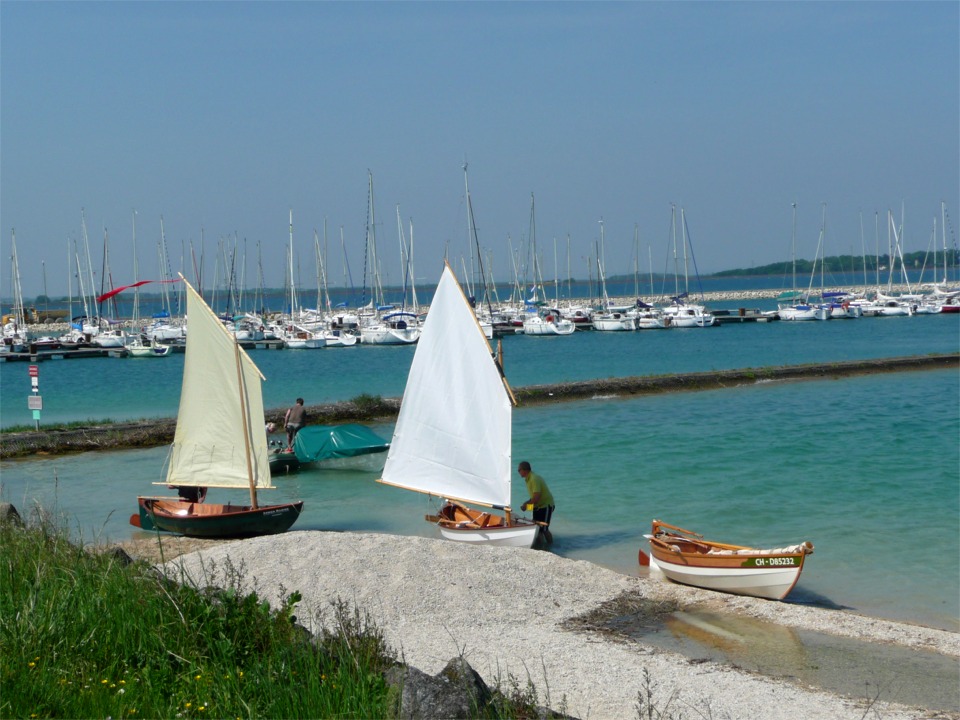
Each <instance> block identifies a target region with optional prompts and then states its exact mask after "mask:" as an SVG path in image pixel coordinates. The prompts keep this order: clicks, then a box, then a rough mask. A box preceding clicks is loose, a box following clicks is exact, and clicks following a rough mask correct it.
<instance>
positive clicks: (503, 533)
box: [438, 523, 540, 548]
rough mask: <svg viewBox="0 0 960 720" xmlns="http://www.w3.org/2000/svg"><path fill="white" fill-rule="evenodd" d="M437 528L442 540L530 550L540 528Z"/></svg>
mask: <svg viewBox="0 0 960 720" xmlns="http://www.w3.org/2000/svg"><path fill="white" fill-rule="evenodd" d="M438 527H439V528H440V537H442V538H443V539H444V540H455V541H457V542H468V543H476V544H479V545H496V546H497V547H516V548H531V547H533V544H534V543H535V542H536V540H537V535H538V534H539V533H540V526H539V525H534V524H532V523H531V524H526V523H524V524H521V525H513V526H510V527H497V528H455V527H447V526H444V525H439V526H438Z"/></svg>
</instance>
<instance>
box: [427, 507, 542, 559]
mask: <svg viewBox="0 0 960 720" xmlns="http://www.w3.org/2000/svg"><path fill="white" fill-rule="evenodd" d="M426 520H427V521H428V522H433V523H436V524H437V527H438V529H439V530H440V536H441V537H442V538H444V539H446V540H459V541H461V542H475V543H482V544H484V545H499V546H500V547H522V548H529V547H532V546H533V544H534V543H535V542H536V540H537V537H538V536H539V534H540V525H539V524H537V523H535V522H533V521H532V520H527V519H526V518H520V517H516V516H513V515H511V517H510V520H509V522H508V521H507V517H506V515H500V514H499V513H497V512H494V511H492V510H485V511H484V510H477V509H475V508H469V507H467V506H466V505H462V504H461V503H457V502H448V503H446V504H445V505H444V506H443V507H441V508H440V511H439V512H438V513H437V514H436V515H427V516H426Z"/></svg>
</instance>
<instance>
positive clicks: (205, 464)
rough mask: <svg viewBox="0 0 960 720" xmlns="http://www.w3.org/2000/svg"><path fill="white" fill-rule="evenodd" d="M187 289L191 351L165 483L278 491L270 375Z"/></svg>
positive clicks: (196, 296)
mask: <svg viewBox="0 0 960 720" xmlns="http://www.w3.org/2000/svg"><path fill="white" fill-rule="evenodd" d="M183 282H184V285H186V288H187V350H186V353H185V355H186V357H185V360H184V366H183V387H182V389H181V392H180V409H179V411H178V413H177V430H176V433H175V435H174V439H173V446H172V447H171V450H170V464H169V467H168V469H167V480H166V484H168V485H188V486H202V487H243V488H249V487H251V484H252V485H253V486H254V487H256V488H268V487H271V483H270V465H269V457H268V453H267V435H266V433H265V432H264V427H263V394H262V391H261V385H260V383H261V381H262V380H263V376H262V375H261V373H260V370H259V369H258V368H257V366H256V365H255V364H254V362H253V360H251V359H250V357H249V356H248V355H247V353H246V352H245V351H244V350H243V348H241V347H239V345H237V343H236V339H235V338H234V336H233V334H232V333H231V332H230V331H229V330H227V328H226V327H225V326H224V325H223V323H221V322H220V320H219V319H218V318H217V316H216V315H214V313H213V311H212V310H210V308H209V307H208V306H207V304H206V303H205V302H204V301H203V298H201V297H200V295H199V294H198V293H197V291H196V290H194V289H193V288H192V287H191V286H190V284H189V283H188V282H186V280H184V281H183ZM248 452H249V457H250V461H249V464H248V461H247V457H248ZM251 474H252V483H251Z"/></svg>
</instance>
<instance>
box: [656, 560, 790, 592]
mask: <svg viewBox="0 0 960 720" xmlns="http://www.w3.org/2000/svg"><path fill="white" fill-rule="evenodd" d="M802 568H803V566H802V565H799V566H795V567H770V568H750V569H744V570H737V569H731V568H703V567H692V566H688V565H677V564H674V563H669V562H666V561H664V560H663V559H656V558H654V557H653V556H651V557H650V569H651V570H659V571H660V572H661V573H663V575H664V576H666V577H667V579H669V580H672V581H673V582H676V583H680V584H681V585H692V586H694V587H700V588H706V589H707V590H717V591H719V592H725V593H732V594H735V595H749V596H751V597H759V598H766V599H768V600H781V599H783V598H784V597H786V596H787V595H788V594H789V593H790V591H791V590H792V589H793V586H794V585H796V583H797V579H798V578H799V577H800V571H801V570H802Z"/></svg>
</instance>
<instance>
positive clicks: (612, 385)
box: [0, 353, 960, 459]
mask: <svg viewBox="0 0 960 720" xmlns="http://www.w3.org/2000/svg"><path fill="white" fill-rule="evenodd" d="M949 368H954V369H956V368H960V353H954V354H946V355H924V356H911V357H899V358H881V359H877V360H851V361H846V362H835V363H816V364H808V365H785V366H779V367H761V368H745V369H739V370H717V371H713V372H698V373H682V374H677V375H653V376H648V377H626V378H604V379H601V380H583V381H578V382H569V383H558V384H553V385H528V386H525V387H521V388H514V389H513V392H514V395H515V397H516V399H517V403H518V405H519V406H520V407H521V408H522V407H523V406H524V405H539V404H544V403H551V402H562V401H569V400H582V399H585V398H591V397H597V396H632V395H651V394H656V393H665V392H682V391H688V392H689V391H696V390H718V389H723V388H730V387H736V386H738V385H749V384H753V383H756V382H761V381H766V382H769V381H773V380H777V381H790V380H818V379H824V378H831V377H834V378H835V377H848V376H851V375H867V374H871V373H881V372H903V371H916V370H942V369H949ZM399 409H400V398H370V397H366V396H363V397H360V398H356V399H354V400H348V401H344V402H339V403H332V404H327V405H314V406H311V407H309V408H308V411H309V414H310V418H311V420H312V421H313V422H314V423H316V424H321V425H334V424H337V423H347V422H378V421H384V420H387V421H389V420H391V419H393V418H395V417H396V415H397V412H398V411H399ZM282 420H283V410H282V409H274V410H268V411H267V412H266V417H265V421H267V422H275V423H278V425H279V424H280V423H282ZM175 429H176V421H175V420H173V419H170V418H164V419H158V420H143V421H140V422H133V423H117V424H111V425H99V426H90V427H83V428H70V429H55V428H53V429H43V428H41V430H40V431H39V432H37V431H28V432H16V433H10V432H0V459H10V458H16V457H24V456H28V455H62V454H66V453H72V452H89V451H91V450H119V449H129V448H146V447H156V446H158V445H167V444H169V443H171V442H172V441H173V434H174V430H175Z"/></svg>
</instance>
